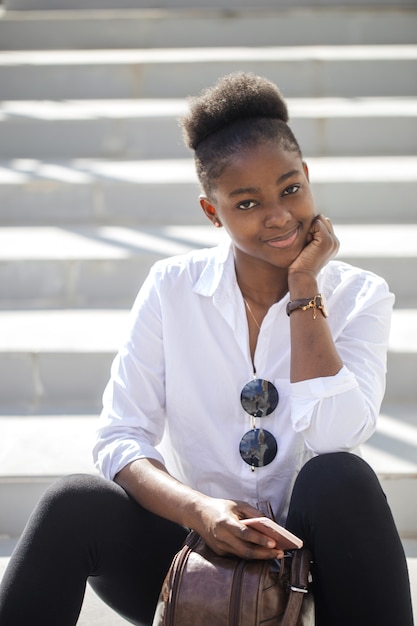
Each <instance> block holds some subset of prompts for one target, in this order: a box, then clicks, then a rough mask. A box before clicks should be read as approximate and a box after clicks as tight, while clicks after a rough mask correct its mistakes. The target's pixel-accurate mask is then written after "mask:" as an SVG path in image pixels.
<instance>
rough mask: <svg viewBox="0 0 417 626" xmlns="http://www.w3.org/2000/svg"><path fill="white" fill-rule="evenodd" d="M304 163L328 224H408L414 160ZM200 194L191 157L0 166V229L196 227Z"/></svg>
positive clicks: (416, 175) (416, 171)
mask: <svg viewBox="0 0 417 626" xmlns="http://www.w3.org/2000/svg"><path fill="white" fill-rule="evenodd" d="M306 159H307V162H308V165H309V169H310V179H311V182H312V189H313V193H314V196H315V199H316V204H317V206H318V207H319V208H320V211H321V212H323V213H325V214H326V215H328V216H329V217H331V218H332V219H333V220H334V221H335V222H339V223H340V222H350V223H366V222H367V221H369V215H372V221H375V222H376V223H378V222H379V223H384V222H385V223H395V222H410V223H413V222H415V215H416V205H415V198H416V195H417V156H397V157H383V156H382V157H350V158H346V157H332V158H329V157H308V155H306ZM199 193H200V190H199V186H198V183H197V178H196V174H195V169H194V163H193V161H192V160H191V159H164V160H158V159H155V160H144V161H137V160H131V161H123V160H119V161H116V160H104V159H69V160H39V159H15V160H9V161H0V207H1V208H0V220H1V223H2V225H6V224H9V225H13V224H25V223H26V224H39V225H41V224H60V223H80V222H84V223H96V224H97V223H98V224H100V223H101V224H102V223H113V224H114V223H117V224H126V223H131V224H132V223H133V224H141V225H144V226H149V225H156V224H161V225H162V224H170V223H172V220H173V219H174V218H175V220H176V223H177V224H182V225H200V224H203V223H204V220H203V216H202V212H201V210H200V208H199V206H198V195H199ZM399 199H400V200H399Z"/></svg>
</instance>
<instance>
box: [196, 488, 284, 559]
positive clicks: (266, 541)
mask: <svg viewBox="0 0 417 626" xmlns="http://www.w3.org/2000/svg"><path fill="white" fill-rule="evenodd" d="M259 516H260V512H259V511H258V509H255V508H254V507H252V506H250V505H249V504H247V503H245V502H234V501H232V500H222V499H219V498H209V497H207V498H206V499H205V502H204V505H203V507H202V508H201V510H200V516H199V522H198V523H197V524H195V525H194V530H195V531H196V532H197V533H198V534H199V535H200V536H201V537H202V538H203V539H204V541H205V542H206V543H207V545H208V546H210V548H211V549H212V550H214V552H216V554H219V555H226V554H234V555H235V556H239V557H241V558H243V559H276V558H283V556H284V554H283V551H282V550H278V549H277V548H276V547H275V541H274V540H273V539H271V538H270V537H267V536H266V535H264V534H263V533H260V532H258V531H257V530H254V529H253V528H249V527H247V526H245V524H242V522H241V521H240V520H242V519H246V518H251V517H259Z"/></svg>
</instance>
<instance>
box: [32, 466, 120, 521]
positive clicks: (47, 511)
mask: <svg viewBox="0 0 417 626" xmlns="http://www.w3.org/2000/svg"><path fill="white" fill-rule="evenodd" d="M119 490H120V491H122V490H121V488H120V487H118V486H117V485H115V484H114V483H111V482H110V481H106V480H105V479H103V478H101V477H99V476H95V475H89V474H72V475H69V476H65V477H62V478H60V479H58V480H57V481H55V482H54V483H53V484H52V485H51V486H50V487H49V488H48V489H47V490H46V491H45V493H44V494H43V496H42V497H41V499H40V501H39V503H38V505H37V507H36V508H35V510H34V512H33V514H32V523H33V522H35V523H42V524H43V525H45V524H47V523H50V524H58V525H59V524H60V523H61V521H62V523H64V525H65V526H68V525H69V524H71V525H76V526H80V525H81V526H82V527H85V525H86V524H91V522H92V521H93V520H94V518H96V517H97V516H100V515H101V514H102V511H103V507H106V509H107V508H108V505H107V503H108V500H109V497H110V498H111V497H112V495H113V497H114V495H115V494H113V492H114V491H119ZM122 495H125V494H124V492H123V491H122Z"/></svg>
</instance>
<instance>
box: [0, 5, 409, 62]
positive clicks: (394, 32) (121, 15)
mask: <svg viewBox="0 0 417 626" xmlns="http://www.w3.org/2000/svg"><path fill="white" fill-rule="evenodd" d="M33 4H34V3H33ZM70 4H71V7H69V9H73V8H74V2H73V0H72V2H71V3H70ZM84 4H85V3H84V2H83V3H82V5H83V6H80V7H79V9H82V10H79V11H75V10H60V11H36V10H34V11H24V12H23V11H22V12H20V11H6V12H4V13H3V15H1V16H0V46H1V49H3V50H18V49H20V47H21V45H22V42H24V47H25V49H26V50H36V49H38V50H39V49H65V48H67V49H74V48H78V49H83V48H84V49H92V48H113V49H123V48H138V47H156V48H165V47H168V48H171V47H175V46H176V45H177V44H178V42H180V43H181V46H183V47H184V46H191V47H196V46H217V47H218V46H231V45H238V46H239V45H241V43H242V32H250V33H251V36H250V45H251V46H265V45H275V44H276V43H277V34H279V44H280V45H281V46H282V45H294V44H295V43H298V44H300V45H316V44H320V45H324V44H326V45H332V44H333V45H334V44H336V45H340V44H360V43H362V42H363V41H366V42H367V43H368V44H400V43H403V44H408V43H411V42H413V41H415V33H416V31H417V13H416V11H415V8H414V9H413V8H412V7H410V8H408V9H402V10H401V9H398V6H397V5H396V7H395V8H393V7H389V6H387V7H383V6H381V3H380V2H379V3H378V6H377V7H375V8H372V7H369V6H368V7H367V6H365V7H364V6H362V5H361V7H360V10H359V11H352V9H351V8H348V7H345V6H340V7H334V6H328V7H324V6H322V7H314V8H313V7H308V6H304V7H302V8H297V7H296V6H294V4H293V3H291V4H290V5H289V6H287V8H285V6H283V4H282V2H280V6H279V7H277V6H276V4H275V3H273V4H274V5H275V6H273V7H272V6H271V7H269V8H264V7H262V6H259V4H258V3H257V4H256V8H253V7H248V8H243V7H242V6H238V7H236V8H235V9H233V10H230V9H229V10H228V11H227V9H224V3H223V4H222V6H221V7H219V8H215V7H213V6H211V7H198V6H196V5H195V3H193V6H192V9H173V8H172V4H171V3H170V4H169V5H168V6H167V7H166V8H165V9H162V8H160V7H158V8H156V9H151V8H149V3H148V2H147V6H146V8H144V9H140V8H135V9H130V10H120V9H118V8H116V7H114V8H113V9H112V10H96V11H94V10H91V9H90V10H88V9H86V8H85V6H84ZM115 4H116V3H115ZM117 4H118V5H119V2H118V3H117ZM239 4H240V3H239ZM271 4H272V3H271ZM137 5H138V2H135V6H136V7H137ZM32 8H33V9H36V8H37V6H33V5H32ZM213 32H215V33H216V37H215V41H213Z"/></svg>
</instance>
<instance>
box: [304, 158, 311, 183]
mask: <svg viewBox="0 0 417 626" xmlns="http://www.w3.org/2000/svg"><path fill="white" fill-rule="evenodd" d="M303 170H304V174H305V175H306V178H307V180H308V182H310V174H309V171H308V165H307V163H306V162H305V161H303Z"/></svg>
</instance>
